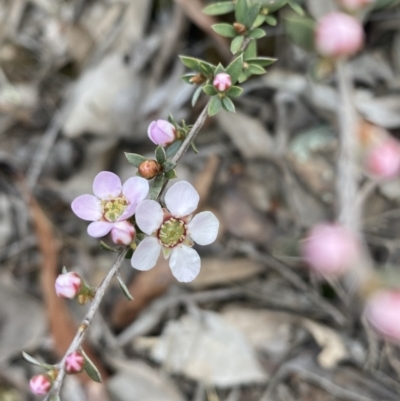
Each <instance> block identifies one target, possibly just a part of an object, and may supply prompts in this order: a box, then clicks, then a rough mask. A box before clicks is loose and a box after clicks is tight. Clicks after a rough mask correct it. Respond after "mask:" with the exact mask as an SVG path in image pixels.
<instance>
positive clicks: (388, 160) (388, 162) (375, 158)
mask: <svg viewBox="0 0 400 401" xmlns="http://www.w3.org/2000/svg"><path fill="white" fill-rule="evenodd" d="M366 168H367V170H368V171H369V172H370V173H371V174H373V175H375V176H376V177H379V178H393V177H394V176H396V175H397V174H399V172H400V144H399V143H398V142H397V141H396V140H395V139H393V138H388V139H385V140H384V141H383V142H381V143H379V144H378V145H376V146H374V147H373V148H372V149H371V151H370V152H369V154H368V155H367V159H366Z"/></svg>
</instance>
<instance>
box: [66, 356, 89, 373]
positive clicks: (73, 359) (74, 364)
mask: <svg viewBox="0 0 400 401" xmlns="http://www.w3.org/2000/svg"><path fill="white" fill-rule="evenodd" d="M84 365H85V358H84V357H83V355H82V353H81V352H79V351H75V352H71V353H70V354H68V355H67V357H66V358H65V371H66V372H67V373H68V374H70V375H73V374H76V373H81V372H82V370H83V367H84Z"/></svg>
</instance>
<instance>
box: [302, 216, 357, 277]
mask: <svg viewBox="0 0 400 401" xmlns="http://www.w3.org/2000/svg"><path fill="white" fill-rule="evenodd" d="M302 253H303V256H304V258H305V260H306V262H307V264H308V265H309V266H310V268H311V269H313V270H314V271H315V272H316V273H319V274H321V275H323V276H337V275H340V274H341V273H343V272H344V271H346V270H347V269H349V268H350V267H351V265H352V263H354V262H355V261H356V259H357V257H358V255H359V243H358V241H357V239H356V238H355V237H354V235H353V234H352V233H351V232H350V231H349V230H348V229H347V228H345V227H343V226H341V225H339V224H329V223H325V224H319V225H316V226H315V227H313V228H312V230H311V231H310V233H309V234H308V236H307V238H306V239H305V241H304V242H303V245H302Z"/></svg>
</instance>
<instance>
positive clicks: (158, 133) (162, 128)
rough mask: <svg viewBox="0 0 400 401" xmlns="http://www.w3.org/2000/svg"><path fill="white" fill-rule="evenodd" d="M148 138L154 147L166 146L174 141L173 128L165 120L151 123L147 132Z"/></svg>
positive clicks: (174, 130) (174, 133)
mask: <svg viewBox="0 0 400 401" xmlns="http://www.w3.org/2000/svg"><path fill="white" fill-rule="evenodd" d="M147 134H148V136H149V138H150V139H151V140H152V141H153V143H155V144H156V145H160V146H167V145H169V144H170V143H172V142H174V141H175V139H176V129H175V127H174V126H173V125H172V124H171V123H169V122H168V121H165V120H157V121H153V122H152V123H151V124H150V125H149V128H148V130H147Z"/></svg>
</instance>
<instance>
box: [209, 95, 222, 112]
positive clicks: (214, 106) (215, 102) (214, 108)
mask: <svg viewBox="0 0 400 401" xmlns="http://www.w3.org/2000/svg"><path fill="white" fill-rule="evenodd" d="M221 108H222V102H221V99H220V98H219V97H218V96H214V97H213V98H212V99H211V102H210V104H209V105H208V115H209V116H210V117H211V116H215V115H216V114H217V113H218V112H219V111H220V110H221Z"/></svg>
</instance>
